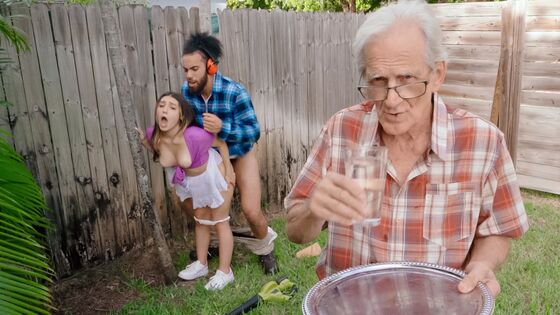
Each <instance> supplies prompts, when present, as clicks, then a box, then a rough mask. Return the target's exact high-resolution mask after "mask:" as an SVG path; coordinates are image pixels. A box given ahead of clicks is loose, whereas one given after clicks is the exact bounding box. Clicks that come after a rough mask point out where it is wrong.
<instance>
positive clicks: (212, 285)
mask: <svg viewBox="0 0 560 315" xmlns="http://www.w3.org/2000/svg"><path fill="white" fill-rule="evenodd" d="M233 280H234V277H233V270H231V268H230V269H229V273H227V274H226V273H224V272H222V271H221V270H219V269H218V270H217V271H216V274H215V275H214V276H212V277H211V278H210V281H208V283H207V284H206V285H205V286H204V288H205V289H206V290H209V291H216V290H221V289H223V288H224V287H225V286H226V285H227V284H228V283H230V282H233Z"/></svg>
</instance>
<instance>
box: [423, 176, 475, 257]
mask: <svg viewBox="0 0 560 315" xmlns="http://www.w3.org/2000/svg"><path fill="white" fill-rule="evenodd" d="M477 204H480V193H479V191H478V188H477V185H476V184H475V183H470V182H461V183H447V184H427V185H426V197H425V200H424V213H423V215H424V218H423V227H422V233H423V237H424V238H425V239H427V240H429V241H431V242H433V243H436V244H438V245H440V246H442V247H445V248H451V247H453V245H454V244H456V243H457V242H464V241H470V239H471V236H472V234H473V232H474V231H475V226H476V222H475V221H474V217H473V214H474V213H476V211H475V207H477ZM478 206H479V205H478Z"/></svg>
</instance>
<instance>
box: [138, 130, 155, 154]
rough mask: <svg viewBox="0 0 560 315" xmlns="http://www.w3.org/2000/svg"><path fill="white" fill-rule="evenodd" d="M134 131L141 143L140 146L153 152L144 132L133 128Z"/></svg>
mask: <svg viewBox="0 0 560 315" xmlns="http://www.w3.org/2000/svg"><path fill="white" fill-rule="evenodd" d="M134 129H135V130H136V132H138V137H139V138H140V141H141V143H142V145H143V146H144V148H146V149H148V150H150V151H153V150H154V148H152V145H151V143H150V141H149V140H148V138H147V137H146V135H145V134H144V131H142V129H140V128H138V127H135V128H134Z"/></svg>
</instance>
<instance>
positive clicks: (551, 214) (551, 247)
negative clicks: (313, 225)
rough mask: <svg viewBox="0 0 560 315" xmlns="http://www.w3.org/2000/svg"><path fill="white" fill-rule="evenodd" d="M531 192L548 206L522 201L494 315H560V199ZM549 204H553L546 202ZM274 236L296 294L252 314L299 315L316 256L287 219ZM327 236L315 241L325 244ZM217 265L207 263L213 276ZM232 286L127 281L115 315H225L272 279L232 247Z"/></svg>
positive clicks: (183, 259) (180, 261)
mask: <svg viewBox="0 0 560 315" xmlns="http://www.w3.org/2000/svg"><path fill="white" fill-rule="evenodd" d="M524 194H525V195H527V194H533V196H537V197H538V198H541V199H543V200H546V201H547V202H539V203H538V204H537V203H534V202H530V201H528V202H526V208H527V213H528V215H529V220H530V225H531V228H530V230H529V232H528V233H527V234H526V235H524V236H523V237H522V238H521V239H519V240H515V241H513V242H512V249H511V253H510V256H509V258H508V261H507V262H506V264H505V265H504V266H503V268H502V270H500V272H499V273H498V278H499V280H500V283H501V285H502V293H501V294H500V295H499V296H498V299H497V302H496V308H495V311H494V314H497V315H502V314H503V315H510V314H559V313H560V286H559V283H560V254H558V248H560V233H559V231H560V207H557V206H555V204H560V203H557V202H556V201H558V200H560V197H559V196H556V195H551V194H538V193H533V192H530V191H529V192H527V191H524ZM548 201H552V202H548ZM272 225H273V227H274V229H275V230H276V231H277V232H278V239H277V241H276V255H277V258H278V261H279V263H280V268H281V270H280V273H279V275H284V276H287V277H288V278H289V279H290V280H292V281H293V282H295V283H296V284H297V285H298V287H299V291H298V292H297V294H296V295H295V296H294V297H293V298H292V300H290V301H289V302H285V303H267V302H265V303H263V304H262V305H260V306H259V307H258V308H256V309H254V310H253V311H252V312H251V314H263V315H264V314H267V315H268V314H301V302H302V300H303V297H304V295H305V293H306V292H307V291H308V290H309V289H310V288H311V287H312V286H313V285H314V284H315V283H316V282H317V277H316V275H315V268H314V267H315V262H316V259H317V258H316V257H313V258H306V259H301V260H300V259H296V258H294V255H295V253H296V252H297V251H298V250H299V249H301V248H303V247H305V246H304V245H296V244H293V243H291V242H290V241H288V239H287V237H286V234H285V221H284V220H283V219H282V218H277V219H275V220H273V221H272ZM324 242H325V234H324V232H323V234H322V235H321V238H320V239H319V243H320V244H321V246H322V247H323V246H324ZM187 260H188V258H187V253H184V254H183V255H180V256H179V258H178V259H177V260H176V265H177V266H178V267H184V266H185V265H186V263H187ZM217 263H218V261H217V260H216V259H214V260H212V261H211V263H210V270H211V272H210V273H211V274H213V272H215V270H216V268H217ZM233 270H234V273H235V279H236V280H235V282H234V284H233V285H229V286H228V287H226V288H225V289H224V290H223V291H220V292H207V291H206V290H205V289H204V284H205V283H206V281H207V279H203V280H199V281H196V282H195V283H194V285H193V286H187V287H179V286H169V287H164V288H156V289H154V288H150V287H149V286H148V285H147V284H146V283H144V282H143V281H142V280H131V281H130V282H129V285H130V286H133V287H134V288H136V289H137V291H138V292H139V293H140V295H141V298H140V299H138V300H136V301H134V302H131V303H129V304H127V305H125V306H124V307H123V308H122V310H121V311H119V312H118V313H117V314H130V313H134V314H227V313H228V312H229V311H231V310H233V309H234V308H236V307H237V306H239V305H240V304H241V303H243V302H244V301H245V300H247V299H249V298H250V297H251V296H253V295H255V294H257V293H258V292H259V290H260V288H261V287H262V285H264V284H265V283H266V282H268V281H270V280H274V279H275V278H276V277H277V276H276V277H273V276H264V275H263V273H262V271H261V269H260V264H259V262H258V260H257V257H256V256H255V255H252V254H251V253H249V252H248V251H247V250H246V249H245V248H244V247H243V246H238V245H236V247H235V253H234V257H233Z"/></svg>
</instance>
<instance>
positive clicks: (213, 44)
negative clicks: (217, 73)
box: [183, 33, 223, 63]
mask: <svg viewBox="0 0 560 315" xmlns="http://www.w3.org/2000/svg"><path fill="white" fill-rule="evenodd" d="M195 51H200V52H202V54H203V55H204V56H206V58H212V60H214V62H215V63H218V61H219V60H220V58H222V53H223V51H222V43H221V42H220V40H219V39H217V38H216V37H214V36H212V35H210V34H208V33H193V34H191V36H190V37H189V39H188V40H187V41H186V42H185V45H184V46H183V55H187V54H192V53H194V52H195Z"/></svg>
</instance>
